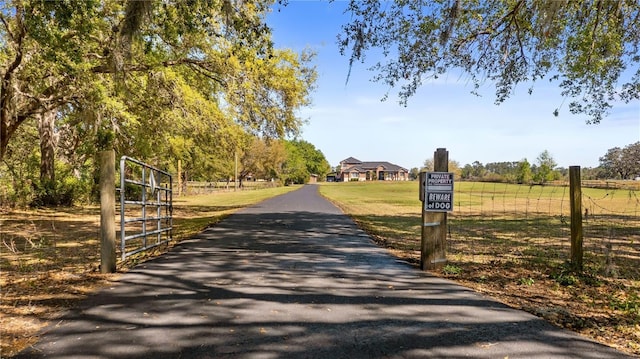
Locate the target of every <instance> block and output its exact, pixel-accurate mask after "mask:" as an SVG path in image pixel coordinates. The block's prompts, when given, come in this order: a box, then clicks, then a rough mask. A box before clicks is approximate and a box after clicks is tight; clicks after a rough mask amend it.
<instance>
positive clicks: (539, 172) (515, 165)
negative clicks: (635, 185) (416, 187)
mask: <svg viewBox="0 0 640 359" xmlns="http://www.w3.org/2000/svg"><path fill="white" fill-rule="evenodd" d="M599 161H600V165H599V166H598V167H595V168H582V169H581V175H582V178H583V179H585V180H605V179H618V180H632V179H635V178H637V177H640V142H636V143H632V144H630V145H627V146H625V147H623V148H620V147H614V148H611V149H609V150H608V151H607V153H605V154H604V155H603V156H602V157H600V159H599ZM421 170H422V171H433V160H432V159H427V160H426V161H425V162H424V165H423V167H422V168H421V169H418V168H417V167H416V168H412V169H411V177H412V178H413V179H417V178H418V174H419V172H420V171H421ZM449 171H450V172H453V173H454V174H455V175H456V177H457V178H459V179H462V180H474V181H486V182H508V183H520V184H544V183H546V182H550V181H554V180H562V179H567V178H568V175H569V169H568V168H564V167H558V166H557V163H556V162H555V160H554V159H553V156H552V155H551V154H550V153H549V151H547V150H545V151H543V152H542V153H540V155H539V156H538V157H537V158H536V161H535V162H534V163H530V162H529V161H528V160H527V159H526V158H525V159H522V160H520V161H505V162H489V163H486V164H482V163H481V162H479V161H474V162H473V163H471V164H465V165H464V166H460V163H459V162H457V161H455V160H450V161H449Z"/></svg>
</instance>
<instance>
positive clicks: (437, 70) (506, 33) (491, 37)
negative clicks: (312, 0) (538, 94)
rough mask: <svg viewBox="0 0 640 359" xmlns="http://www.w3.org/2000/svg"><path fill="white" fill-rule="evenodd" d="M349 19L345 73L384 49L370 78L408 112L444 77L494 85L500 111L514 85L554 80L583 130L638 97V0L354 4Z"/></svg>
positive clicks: (356, 0)
mask: <svg viewBox="0 0 640 359" xmlns="http://www.w3.org/2000/svg"><path fill="white" fill-rule="evenodd" d="M347 12H349V13H350V14H351V21H350V22H349V23H348V24H346V25H344V26H343V30H344V31H343V33H342V34H340V35H339V36H338V39H339V44H340V49H341V52H342V53H343V54H348V55H349V57H350V67H351V66H352V65H353V63H354V62H356V61H364V60H365V59H366V57H367V54H369V53H371V52H374V51H381V52H382V55H383V56H381V60H379V61H374V65H373V66H372V68H371V69H372V70H373V71H374V72H375V73H376V74H375V75H374V80H376V81H380V82H382V83H385V84H386V85H388V86H390V87H392V88H393V87H396V86H399V87H400V90H399V97H400V101H401V103H403V104H405V105H406V104H407V101H408V99H409V97H411V96H412V95H414V94H415V92H416V90H417V89H418V88H419V87H420V86H421V85H422V84H423V83H424V82H426V81H430V80H433V79H437V78H438V77H441V76H443V75H445V74H448V73H450V72H451V71H453V72H454V73H455V72H458V71H459V72H461V73H462V74H463V76H466V77H467V78H468V81H469V82H471V83H472V84H473V86H474V90H473V91H474V92H477V90H478V89H479V88H480V86H481V85H483V84H484V83H486V82H489V83H491V84H494V85H495V89H496V93H495V96H496V97H495V102H496V103H497V104H499V103H502V102H503V101H505V100H506V99H507V98H508V97H509V96H511V95H512V94H513V93H514V91H515V88H516V86H517V85H519V84H535V83H536V82H537V81H540V80H549V81H552V82H554V83H557V84H558V86H559V87H560V88H561V89H562V96H563V97H564V98H568V99H570V101H569V102H570V103H569V110H570V111H571V112H572V113H575V114H584V115H586V116H587V118H588V120H587V122H588V123H599V122H600V121H601V120H602V119H603V118H604V117H605V116H606V115H608V113H609V111H610V110H611V108H612V107H613V105H614V103H615V102H618V101H622V102H627V103H628V102H630V101H637V100H638V99H639V98H640V3H638V1H637V0H589V1H567V0H563V1H548V0H513V1H471V0H438V1H424V0H395V1H388V2H387V1H379V0H367V1H360V0H351V1H350V2H349V6H348V8H347ZM625 71H628V72H627V73H626V74H625ZM533 89H534V86H533V85H531V87H530V88H529V93H531V92H532V91H533ZM558 102H564V99H563V100H562V101H561V100H559V101H558ZM554 114H556V115H557V114H558V109H556V110H555V111H554Z"/></svg>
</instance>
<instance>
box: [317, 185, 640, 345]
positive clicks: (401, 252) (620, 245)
mask: <svg viewBox="0 0 640 359" xmlns="http://www.w3.org/2000/svg"><path fill="white" fill-rule="evenodd" d="M582 191H583V201H582V204H583V210H582V212H584V213H583V217H584V218H583V228H584V253H585V254H584V263H585V269H584V271H583V272H580V273H577V272H574V271H572V270H571V268H570V266H568V265H567V261H568V259H569V258H570V235H571V234H570V212H569V211H570V203H569V188H568V186H527V185H513V184H501V183H480V182H457V183H456V184H455V191H454V204H455V208H454V211H453V212H452V213H449V214H448V216H447V218H448V221H447V223H448V234H447V258H448V263H447V265H446V266H445V267H444V268H442V269H441V270H439V271H435V272H434V273H435V274H437V275H441V276H445V277H448V278H451V279H454V280H457V281H459V282H461V283H462V284H464V285H466V286H469V287H472V288H474V289H476V290H478V291H480V292H484V293H487V294H490V295H492V296H494V297H496V298H498V299H500V300H501V301H503V302H505V303H507V304H509V305H512V306H514V307H517V308H520V309H524V310H527V311H530V312H532V313H534V314H536V315H539V316H541V317H544V318H546V319H547V320H549V321H551V322H552V323H555V324H557V325H560V326H563V327H567V328H570V329H573V330H576V331H578V332H581V333H583V334H585V335H588V336H591V337H592V338H594V339H596V340H599V341H601V342H603V343H606V344H609V345H612V346H616V347H618V348H620V349H622V350H625V351H627V352H630V353H633V354H640V200H639V199H638V196H639V191H638V190H624V189H594V188H583V189H582ZM320 192H321V193H322V195H323V196H325V197H327V198H328V199H329V200H331V201H332V202H333V203H335V204H336V205H338V206H339V207H340V208H341V209H342V210H343V211H344V212H345V213H347V214H348V215H349V216H351V217H352V218H353V219H354V220H355V221H356V222H357V223H358V225H359V226H360V227H361V228H363V229H364V230H365V231H367V232H368V233H369V234H370V235H371V236H372V237H373V238H374V240H375V241H376V242H377V243H378V244H380V245H381V246H384V247H386V248H388V249H389V251H390V252H391V253H392V254H394V255H395V256H397V257H399V258H401V259H403V260H405V261H407V262H409V263H411V264H413V265H415V266H419V261H420V242H421V202H420V201H419V197H418V196H419V194H418V183H417V182H383V181H379V182H348V183H326V184H322V185H321V187H320ZM585 210H586V211H585Z"/></svg>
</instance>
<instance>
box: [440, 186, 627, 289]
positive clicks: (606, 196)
mask: <svg viewBox="0 0 640 359" xmlns="http://www.w3.org/2000/svg"><path fill="white" fill-rule="evenodd" d="M639 192H640V190H638V189H635V188H626V189H625V188H589V187H582V212H583V213H582V214H583V216H582V217H583V220H582V224H583V233H584V250H585V258H586V259H587V261H588V262H589V264H590V265H592V266H595V267H596V268H595V269H598V270H603V271H604V272H606V273H607V274H609V275H614V276H618V275H623V276H627V275H629V276H631V277H635V278H638V277H640V270H638V269H637V268H638V267H640V266H639V264H640V195H639ZM454 205H455V209H454V211H453V213H451V214H450V215H449V241H448V243H449V246H450V251H451V252H454V253H455V252H460V253H462V252H464V253H469V252H470V253H471V254H472V255H473V256H475V257H476V258H474V260H481V261H482V260H483V259H486V260H487V261H490V260H496V257H498V259H502V260H519V261H523V260H524V261H532V260H535V258H541V257H542V258H545V259H546V260H549V259H552V260H553V259H555V260H557V261H558V262H561V261H565V260H566V259H567V258H569V255H568V253H569V250H570V235H571V230H570V222H571V219H570V197H569V184H568V183H563V184H559V185H545V186H539V185H534V186H530V185H516V184H505V183H488V182H487V183H483V182H460V183H457V184H456V191H455V198H454ZM505 246H506V248H508V249H509V250H506V251H505Z"/></svg>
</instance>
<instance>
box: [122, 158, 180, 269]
mask: <svg viewBox="0 0 640 359" xmlns="http://www.w3.org/2000/svg"><path fill="white" fill-rule="evenodd" d="M118 190H119V192H120V250H121V257H122V260H124V259H126V258H127V257H128V256H131V255H133V254H136V253H138V252H141V251H144V250H147V249H150V248H152V247H155V246H158V245H160V244H163V243H167V242H169V241H170V240H171V239H172V230H173V182H172V177H171V175H170V174H169V173H168V172H166V171H163V170H160V169H158V168H155V167H153V166H150V165H148V164H146V163H144V162H141V161H138V160H136V159H133V158H131V157H127V156H122V158H120V188H119V189H118ZM136 209H139V210H140V212H139V213H140V217H132V216H130V217H127V215H131V214H132V213H135V210H136ZM152 236H153V237H155V238H153V239H150V237H152Z"/></svg>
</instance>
